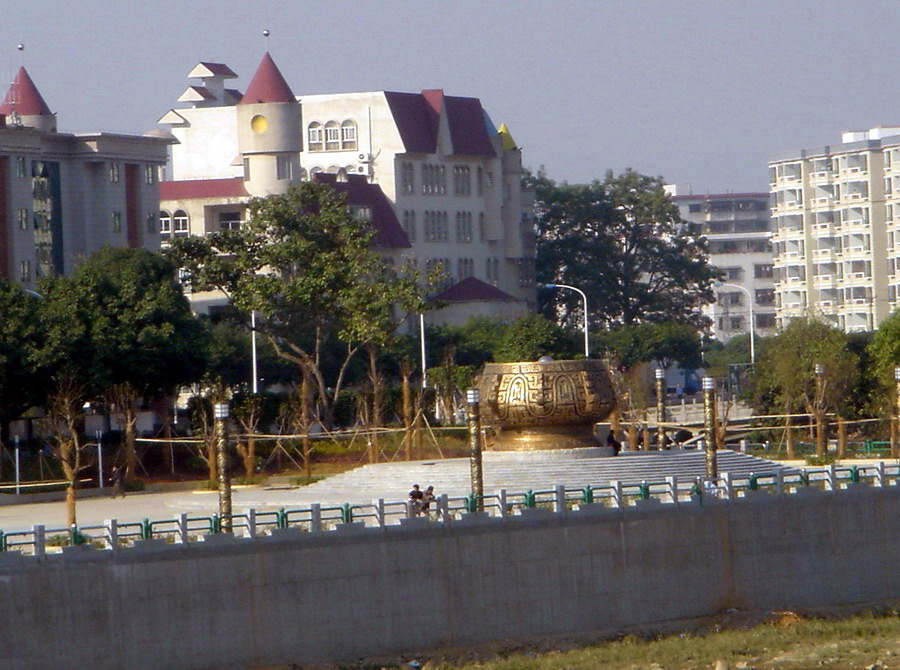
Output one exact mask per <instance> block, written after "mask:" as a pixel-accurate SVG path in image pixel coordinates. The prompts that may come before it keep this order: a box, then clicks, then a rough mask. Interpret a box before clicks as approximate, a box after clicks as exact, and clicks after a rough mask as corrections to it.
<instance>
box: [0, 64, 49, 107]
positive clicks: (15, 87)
mask: <svg viewBox="0 0 900 670" xmlns="http://www.w3.org/2000/svg"><path fill="white" fill-rule="evenodd" d="M13 112H18V113H19V115H21V116H38V115H42V114H46V115H50V114H52V113H53V112H51V111H50V108H49V107H48V106H47V103H46V102H44V98H43V97H41V94H40V91H38V90H37V86H35V85H34V82H33V81H31V77H29V76H28V72H27V71H26V70H25V68H24V67H20V68H19V71H18V72H17V73H16V78H15V79H13V82H12V84H11V85H10V87H9V90H8V91H7V92H6V97H5V98H3V102H2V103H0V114H7V115H9V114H12V113H13Z"/></svg>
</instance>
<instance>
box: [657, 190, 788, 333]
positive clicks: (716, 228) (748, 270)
mask: <svg viewBox="0 0 900 670" xmlns="http://www.w3.org/2000/svg"><path fill="white" fill-rule="evenodd" d="M667 190H668V192H669V193H670V194H671V200H672V202H673V203H674V204H675V205H676V206H677V207H678V210H679V213H680V214H681V217H682V218H683V219H685V220H686V221H690V222H691V223H695V224H697V225H699V226H700V230H701V232H702V234H703V235H704V236H705V237H706V238H707V240H708V241H709V262H710V265H713V266H715V267H716V268H718V269H719V270H721V271H722V273H723V279H722V280H721V285H718V286H716V287H715V293H716V301H715V302H714V303H712V304H709V305H705V306H704V307H703V314H704V315H705V316H707V317H708V318H709V319H710V320H711V322H712V329H711V330H712V334H713V337H715V338H716V339H717V340H719V341H721V342H727V341H728V340H729V339H731V338H732V337H735V336H736V335H743V334H746V333H749V332H750V329H751V328H752V329H753V332H754V333H755V334H758V335H768V334H771V333H772V332H774V328H775V280H774V272H773V253H772V245H771V242H770V240H769V238H770V237H771V234H772V232H771V222H770V218H769V196H768V194H767V193H719V194H706V195H693V194H690V193H685V192H683V191H684V190H685V189H684V188H682V187H675V186H667ZM751 316H752V319H751Z"/></svg>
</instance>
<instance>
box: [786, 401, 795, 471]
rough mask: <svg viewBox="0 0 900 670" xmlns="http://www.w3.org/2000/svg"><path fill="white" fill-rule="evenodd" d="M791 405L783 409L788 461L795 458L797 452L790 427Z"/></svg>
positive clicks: (792, 430)
mask: <svg viewBox="0 0 900 670" xmlns="http://www.w3.org/2000/svg"><path fill="white" fill-rule="evenodd" d="M792 409H793V407H791V403H790V402H788V403H787V405H786V407H785V414H787V416H786V417H785V419H784V441H785V444H786V446H787V457H788V458H790V459H795V458H797V451H796V450H795V449H794V429H793V428H792V427H791V416H790V414H791V410H792Z"/></svg>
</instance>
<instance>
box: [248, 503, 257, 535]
mask: <svg viewBox="0 0 900 670" xmlns="http://www.w3.org/2000/svg"><path fill="white" fill-rule="evenodd" d="M247 535H248V536H250V537H256V509H255V508H253V507H251V508H250V509H249V510H247Z"/></svg>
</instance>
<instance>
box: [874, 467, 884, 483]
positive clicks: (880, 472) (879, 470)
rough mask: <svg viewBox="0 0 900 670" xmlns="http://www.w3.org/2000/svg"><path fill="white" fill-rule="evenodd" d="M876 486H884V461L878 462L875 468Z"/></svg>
mask: <svg viewBox="0 0 900 670" xmlns="http://www.w3.org/2000/svg"><path fill="white" fill-rule="evenodd" d="M875 486H878V487H882V486H884V461H878V465H876V466H875Z"/></svg>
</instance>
